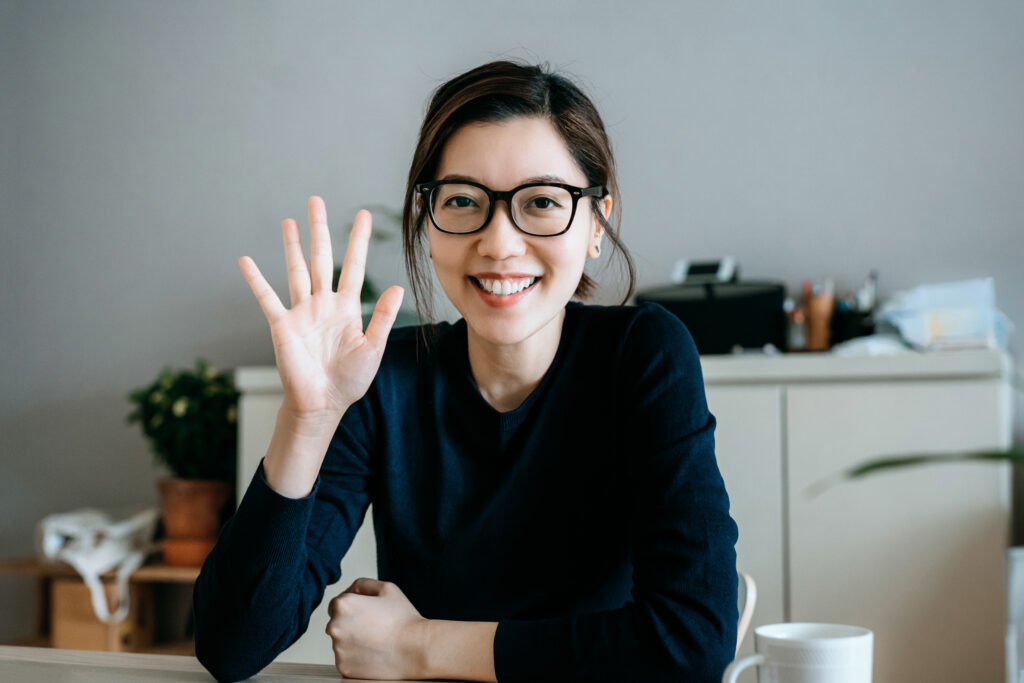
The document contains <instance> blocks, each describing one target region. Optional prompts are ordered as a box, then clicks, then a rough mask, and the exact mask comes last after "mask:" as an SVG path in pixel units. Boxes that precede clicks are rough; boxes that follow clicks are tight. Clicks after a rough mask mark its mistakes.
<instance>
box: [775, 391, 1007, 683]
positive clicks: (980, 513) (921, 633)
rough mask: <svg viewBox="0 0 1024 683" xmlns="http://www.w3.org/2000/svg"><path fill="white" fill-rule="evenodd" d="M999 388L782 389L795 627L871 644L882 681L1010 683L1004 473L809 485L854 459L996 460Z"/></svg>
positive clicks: (932, 469)
mask: <svg viewBox="0 0 1024 683" xmlns="http://www.w3.org/2000/svg"><path fill="white" fill-rule="evenodd" d="M1004 398H1005V394H1004V393H1003V391H1002V390H1001V389H1000V385H999V383H998V382H997V381H994V380H949V381H920V382H871V383H868V382H863V383H849V384H821V385H813V386H812V385H805V386H801V387H794V388H790V389H788V395H787V401H786V406H787V416H786V417H787V419H786V424H787V457H788V493H787V495H788V501H789V515H790V535H789V580H790V583H789V596H790V613H789V615H790V618H791V619H792V620H793V621H824V622H837V623H849V624H856V625H859V626H865V627H867V628H870V629H871V630H872V631H874V633H875V654H874V661H875V666H874V680H876V681H882V682H887V681H899V683H913V682H915V681H920V682H921V683H925V682H927V683H936V682H939V681H950V682H954V681H955V682H957V683H961V682H962V681H972V683H984V682H986V681H991V682H993V683H995V682H996V681H1000V682H1001V681H1003V680H1005V674H1004V654H1003V653H1004V636H1005V629H1006V619H1005V598H1004V594H1005V591H1004V585H1005V579H1004V557H1005V553H1006V548H1007V543H1008V540H1009V533H1008V531H1009V524H1008V520H1009V477H1008V468H1007V467H1006V466H1004V465H998V464H992V463H970V464H966V463H960V464H942V465H930V466H918V467H915V468H910V469H907V470H897V471H892V472H883V473H878V474H875V475H870V476H868V477H866V478H864V479H858V480H855V481H851V482H846V483H842V484H840V485H838V486H836V487H835V488H832V489H829V490H827V491H825V492H824V493H822V494H821V495H820V496H818V497H816V498H810V497H809V496H808V493H807V489H808V487H809V486H810V485H811V484H812V483H814V482H817V481H819V480H821V479H822V478H824V477H828V476H830V475H834V474H835V473H837V472H839V471H841V470H843V469H844V468H846V467H849V466H850V465H852V464H854V463H858V462H860V461H863V460H866V459H870V458H874V457H878V456H883V455H893V454H901V453H915V452H928V451H955V450H962V449H976V448H996V447H999V446H1000V445H1001V444H1002V443H1003V442H1004V440H1005V435H1004V434H1003V432H1004V431H1005V429H1004V426H1005V425H1004V424H1003V422H1004V421H1003V419H1002V418H1003V414H1004V411H1005V405H1003V404H1002V403H1001V401H1002V400H1003V399H1004Z"/></svg>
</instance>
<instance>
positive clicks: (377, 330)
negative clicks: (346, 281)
mask: <svg viewBox="0 0 1024 683" xmlns="http://www.w3.org/2000/svg"><path fill="white" fill-rule="evenodd" d="M404 297H405V290H404V289H402V288H401V287H399V286H398V285H393V286H391V287H388V288H387V289H386V290H384V293H383V294H381V295H380V298H379V299H377V305H376V306H374V307H373V317H372V318H370V324H369V325H367V326H366V338H367V340H369V342H370V344H372V345H373V347H374V348H376V349H377V350H378V351H379V352H381V353H383V351H384V346H385V344H387V341H388V335H389V334H390V333H391V328H392V326H393V325H394V324H395V318H396V317H398V309H399V307H400V306H401V305H402V299H403V298H404Z"/></svg>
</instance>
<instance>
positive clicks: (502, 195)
mask: <svg viewBox="0 0 1024 683" xmlns="http://www.w3.org/2000/svg"><path fill="white" fill-rule="evenodd" d="M442 185H472V186H473V187H477V188H480V189H481V190H483V191H484V193H485V194H486V195H487V201H488V207H487V217H486V218H485V219H484V222H483V225H481V226H480V227H479V228H477V229H476V230H470V231H469V232H452V231H451V230H445V229H444V228H442V227H441V226H440V225H438V224H437V220H436V219H435V218H434V205H433V204H432V203H431V201H430V193H431V192H433V191H434V190H435V189H436V188H438V187H440V186H442ZM527 187H560V188H562V189H563V190H567V191H568V192H569V196H571V197H572V212H571V213H570V214H569V222H568V224H566V226H565V229H564V230H562V231H561V232H552V233H549V234H537V233H535V232H528V231H527V230H524V229H523V228H522V226H520V225H519V223H517V222H516V217H515V214H514V213H513V212H512V195H514V194H515V193H516V192H519V191H520V190H522V189H525V188H527ZM413 189H414V190H415V192H416V193H417V194H419V195H422V197H423V202H424V203H425V204H426V205H427V213H428V214H429V215H430V222H431V223H433V224H434V227H435V228H437V229H438V230H439V231H441V232H443V233H445V234H446V235H472V234H474V233H477V232H480V231H481V230H483V229H484V228H486V227H487V225H488V224H489V223H490V222H491V219H492V218H494V207H495V206H497V204H498V200H499V199H503V200H505V205H506V206H508V216H509V218H511V219H512V225H513V226H515V229H516V230H518V231H519V232H521V233H523V234H524V235H529V236H530V237H558V236H559V235H564V234H565V233H567V232H569V228H571V227H572V222H573V220H575V218H576V206H577V205H578V203H579V200H580V198H581V197H604V196H605V195H607V194H608V188H607V187H605V186H604V185H594V186H592V187H577V186H576V185H569V184H567V183H523V184H522V185H517V186H516V187H513V188H512V189H511V190H504V191H499V190H492V189H491V188H489V187H487V186H486V185H484V184H482V183H478V182H475V181H472V180H432V181H430V182H427V183H417V184H416V185H415V186H414V187H413Z"/></svg>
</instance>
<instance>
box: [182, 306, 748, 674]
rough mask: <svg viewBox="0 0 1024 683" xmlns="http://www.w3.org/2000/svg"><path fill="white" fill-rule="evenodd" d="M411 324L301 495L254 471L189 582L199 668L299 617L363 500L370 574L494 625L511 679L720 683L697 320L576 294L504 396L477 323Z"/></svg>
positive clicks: (254, 645)
mask: <svg viewBox="0 0 1024 683" xmlns="http://www.w3.org/2000/svg"><path fill="white" fill-rule="evenodd" d="M417 332H418V330H417V328H402V329H396V330H393V331H392V333H391V336H390V338H389V340H388V344H387V349H386V351H385V354H384V359H383V361H382V363H381V367H380V370H379V371H378V373H377V376H376V378H375V379H374V381H373V383H372V384H371V386H370V389H369V391H368V392H367V394H366V396H364V397H363V398H362V399H361V400H360V401H359V402H357V403H356V404H355V405H353V406H352V407H351V408H350V409H349V410H348V411H347V412H346V413H345V416H344V418H343V419H342V420H341V423H340V424H339V425H338V429H337V431H336V433H335V435H334V438H333V440H332V442H331V445H330V447H329V449H328V452H327V454H326V457H325V459H324V464H323V466H322V468H321V470H320V476H319V478H318V480H317V483H316V484H315V486H314V488H313V491H312V492H311V494H310V495H309V496H308V497H307V498H304V499H299V500H293V499H289V498H285V497H283V496H280V495H278V494H277V493H275V492H274V491H273V490H272V489H271V488H270V487H269V486H268V485H267V483H266V480H265V479H264V478H263V473H262V465H261V466H260V469H259V470H258V471H257V472H256V475H255V476H254V477H253V480H252V483H251V484H250V485H249V488H248V490H247V491H246V493H245V495H244V497H243V499H242V501H241V502H240V504H239V506H238V510H237V511H236V513H235V515H234V516H233V517H232V518H231V519H230V520H229V521H228V522H227V523H226V524H225V526H224V528H223V529H222V531H221V534H220V538H219V539H218V541H217V546H216V547H215V548H214V550H213V552H212V553H211V554H210V556H209V557H208V558H207V559H206V562H205V563H204V564H203V568H202V572H201V574H200V576H199V579H198V581H197V582H196V586H195V593H194V608H195V624H196V654H197V656H198V658H199V660H200V661H201V662H202V663H203V665H204V666H206V667H207V669H209V670H210V672H211V673H213V674H214V675H215V676H216V677H217V678H219V679H221V680H240V679H243V678H247V677H249V676H252V675H254V674H256V673H257V672H258V671H260V670H261V669H262V668H263V667H265V666H266V665H267V664H268V663H270V662H271V661H272V660H273V659H274V657H275V656H276V655H277V654H278V653H280V652H281V651H282V650H284V649H285V648H286V647H287V646H289V645H290V644H291V643H292V642H294V641H295V640H296V639H297V638H298V637H299V636H300V635H301V634H302V633H303V632H305V630H306V627H307V625H308V622H309V615H310V612H311V611H312V610H313V608H314V607H316V605H317V604H318V603H319V602H320V601H321V600H322V599H323V593H324V588H325V587H326V586H327V585H328V584H330V583H333V582H335V581H337V580H338V579H339V576H340V568H339V563H340V561H341V558H342V556H343V555H344V554H345V552H346V551H347V550H348V548H349V545H350V544H351V542H352V538H353V536H354V534H355V532H356V530H357V529H358V528H359V525H360V523H361V522H362V519H363V516H364V514H365V512H366V509H367V506H368V505H369V504H370V502H371V501H372V502H373V522H374V529H375V531H376V538H377V565H378V572H379V578H380V579H382V580H386V581H392V582H394V583H396V584H397V585H398V586H399V587H400V588H401V589H402V591H403V592H404V593H405V595H406V596H408V598H409V599H410V601H411V602H412V603H413V605H414V606H415V607H416V608H417V609H418V610H419V611H420V613H421V614H422V615H423V616H424V617H427V618H437V619H455V620H464V621H497V622H498V630H497V633H496V634H495V640H494V664H495V669H496V673H497V677H498V680H499V681H501V682H505V681H531V682H533V681H540V680H546V679H550V680H560V681H568V680H586V681H603V680H608V681H669V680H671V681H691V682H694V681H717V680H719V679H720V677H721V675H722V671H723V669H724V668H725V666H726V664H727V663H728V661H729V660H730V659H731V658H732V654H733V650H734V647H735V639H736V620H737V609H736V583H737V579H736V555H735V542H736V535H737V530H736V525H735V523H734V522H733V520H732V518H731V517H730V516H729V499H728V496H727V495H726V491H725V487H724V485H723V483H722V477H721V475H720V473H719V470H718V466H717V464H716V461H715V449H714V430H715V418H714V416H713V415H711V413H710V412H709V411H708V407H707V403H706V401H705V397H704V384H703V378H702V375H701V368H700V361H699V358H698V355H697V350H696V347H695V346H694V343H693V340H692V339H691V337H690V335H689V332H687V330H686V328H685V326H684V325H683V324H682V323H681V322H680V321H679V320H678V319H677V318H676V317H674V316H673V315H672V314H670V313H668V312H667V311H666V310H665V309H664V308H661V307H660V306H658V305H656V304H648V305H645V306H643V307H639V308H635V307H601V306H584V305H582V304H578V303H575V302H573V303H570V304H568V306H567V307H566V316H565V323H564V325H563V329H562V336H561V340H560V342H559V346H558V351H557V353H556V355H555V358H554V360H553V362H552V364H551V367H550V368H549V369H548V371H547V372H546V374H545V375H544V377H543V379H542V380H541V382H540V384H539V385H538V386H537V388H536V389H535V390H534V391H533V392H532V393H531V394H530V395H529V397H527V399H526V400H525V401H524V402H523V403H522V405H520V406H519V407H518V408H516V409H515V410H513V411H510V412H506V413H500V412H498V411H496V410H495V409H494V408H492V407H491V406H490V404H488V403H487V402H486V401H485V400H484V398H483V397H482V396H481V395H480V392H479V391H478V389H477V387H476V384H475V382H474V380H473V376H472V373H471V371H470V367H469V357H468V353H467V348H466V324H465V321H464V320H460V321H458V322H457V323H455V324H454V325H450V324H447V323H444V324H441V325H440V326H439V328H438V336H437V338H436V339H435V341H434V343H433V345H432V346H431V349H430V351H429V352H428V351H426V350H425V349H424V348H423V347H422V346H421V347H420V348H419V353H418V354H417V349H416V347H417V345H418V344H420V342H419V341H418V340H419V335H418V333H417ZM356 578H358V577H355V576H352V577H349V580H350V581H351V580H355V579H356ZM331 597H333V596H331ZM316 627H317V628H320V627H321V625H319V624H317V625H316Z"/></svg>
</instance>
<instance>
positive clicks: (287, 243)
mask: <svg viewBox="0 0 1024 683" xmlns="http://www.w3.org/2000/svg"><path fill="white" fill-rule="evenodd" d="M281 235H282V237H283V238H284V262H285V267H286V268H287V269H288V293H289V294H290V295H291V297H292V306H293V307H294V306H295V304H297V303H299V302H300V301H302V300H303V299H307V298H309V295H310V292H311V291H312V289H311V285H310V281H309V268H307V267H306V256H305V254H303V253H302V237H301V236H300V235H299V224H298V223H296V222H295V221H294V220H292V219H291V218H286V219H285V220H284V221H282V223H281Z"/></svg>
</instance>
